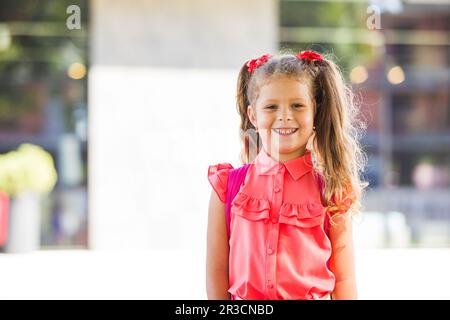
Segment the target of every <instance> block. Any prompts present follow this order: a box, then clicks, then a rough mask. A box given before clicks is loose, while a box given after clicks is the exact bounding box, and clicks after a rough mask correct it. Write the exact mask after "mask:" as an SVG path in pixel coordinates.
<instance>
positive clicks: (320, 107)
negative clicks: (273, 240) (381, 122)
mask: <svg viewBox="0 0 450 320" xmlns="http://www.w3.org/2000/svg"><path fill="white" fill-rule="evenodd" d="M318 67H319V68H318V69H319V70H318V74H317V76H316V78H315V81H314V82H315V84H314V85H315V90H314V91H315V101H316V114H315V117H314V123H315V124H314V125H315V127H316V135H315V141H314V147H315V149H316V150H317V153H318V163H319V170H320V172H321V174H322V176H323V178H324V180H325V190H324V198H325V201H326V203H327V205H328V208H329V210H328V211H329V215H330V218H331V220H330V221H331V222H332V223H333V218H334V216H335V214H336V213H337V214H338V215H339V214H344V213H346V212H347V211H349V212H350V213H357V212H359V211H360V208H361V203H360V201H359V199H360V197H361V193H362V190H363V189H364V188H365V187H366V186H367V183H365V182H361V181H360V172H361V171H362V170H363V167H364V164H365V162H366V159H365V155H364V153H363V152H362V148H361V146H360V145H359V138H360V134H361V132H362V131H363V130H364V129H365V128H364V123H363V122H362V121H359V120H358V119H356V115H357V114H358V107H357V105H356V104H355V103H354V101H353V96H352V92H351V90H350V89H349V88H348V87H347V86H346V85H345V82H344V80H343V79H342V76H341V72H340V71H339V69H338V67H337V66H336V65H335V64H334V63H333V62H332V61H331V60H328V59H323V61H320V63H319V64H318Z"/></svg>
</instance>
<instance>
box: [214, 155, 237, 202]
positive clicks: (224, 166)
mask: <svg viewBox="0 0 450 320" xmlns="http://www.w3.org/2000/svg"><path fill="white" fill-rule="evenodd" d="M233 169H234V167H233V166H232V165H231V164H230V163H228V162H222V163H218V164H213V165H210V166H208V181H209V183H210V184H211V186H212V187H213V189H214V191H215V192H216V193H217V196H218V197H219V199H220V201H222V202H223V203H225V200H226V194H227V184H228V174H229V172H230V171H231V170H233Z"/></svg>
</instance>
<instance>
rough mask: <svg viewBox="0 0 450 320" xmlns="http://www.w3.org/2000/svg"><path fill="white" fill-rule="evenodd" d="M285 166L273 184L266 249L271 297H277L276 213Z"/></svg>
mask: <svg viewBox="0 0 450 320" xmlns="http://www.w3.org/2000/svg"><path fill="white" fill-rule="evenodd" d="M284 172H285V171H284V167H283V166H280V168H279V171H278V173H277V174H276V175H275V177H274V185H273V187H274V188H273V191H274V193H273V198H272V200H273V201H272V204H273V210H272V212H271V215H272V217H271V218H270V222H271V223H269V225H268V227H269V232H268V239H267V250H266V261H267V265H266V267H267V268H266V270H267V274H266V281H267V293H268V296H269V298H270V299H276V286H275V282H276V265H277V255H276V252H277V247H278V236H279V224H278V214H274V213H277V212H279V211H280V207H281V202H282V200H283V192H282V190H283V178H284Z"/></svg>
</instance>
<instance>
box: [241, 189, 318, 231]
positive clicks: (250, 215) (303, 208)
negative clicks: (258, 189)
mask: <svg viewBox="0 0 450 320" xmlns="http://www.w3.org/2000/svg"><path fill="white" fill-rule="evenodd" d="M270 209H271V208H270V202H269V201H268V200H267V199H261V198H255V197H252V196H249V195H248V194H246V193H244V192H242V191H239V192H238V194H237V195H236V197H235V198H234V200H233V207H232V211H233V213H234V214H236V215H239V216H242V217H244V218H246V219H248V220H251V221H259V220H265V221H268V220H269V219H270ZM325 211H326V208H325V207H324V206H323V205H322V204H321V203H315V202H310V203H304V204H293V203H283V204H282V206H281V208H280V216H279V220H278V221H279V222H280V223H285V224H290V225H294V226H298V227H302V228H311V227H314V226H317V225H321V224H322V223H323V219H324V213H325Z"/></svg>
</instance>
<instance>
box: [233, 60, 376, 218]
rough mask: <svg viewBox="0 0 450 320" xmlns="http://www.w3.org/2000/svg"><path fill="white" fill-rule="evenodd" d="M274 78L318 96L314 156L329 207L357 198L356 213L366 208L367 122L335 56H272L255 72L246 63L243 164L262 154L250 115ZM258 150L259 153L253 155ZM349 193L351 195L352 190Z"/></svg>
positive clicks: (241, 109) (241, 102) (241, 85)
mask: <svg viewBox="0 0 450 320" xmlns="http://www.w3.org/2000/svg"><path fill="white" fill-rule="evenodd" d="M275 77H289V78H293V79H297V80H299V81H306V82H308V84H309V86H310V88H311V90H312V96H313V97H314V126H315V127H316V130H315V134H314V138H313V142H312V150H311V151H312V152H313V154H314V156H315V158H316V159H317V161H316V171H317V172H318V173H319V174H321V175H322V177H323V179H324V181H325V188H324V193H323V198H324V200H325V202H326V204H327V205H328V206H330V207H331V206H334V205H335V204H336V203H339V202H340V201H341V200H343V198H344V197H345V196H348V194H349V193H351V195H352V198H353V199H352V205H351V207H350V210H349V211H350V212H351V213H357V212H359V211H360V209H361V202H360V198H361V196H362V191H363V190H364V188H365V187H367V185H368V184H367V182H365V181H362V180H361V176H360V174H361V173H362V172H363V169H364V166H365V163H366V161H367V160H366V155H365V154H364V152H363V151H362V148H361V145H360V143H359V139H360V137H361V135H362V133H363V131H364V129H365V123H364V122H363V121H362V120H361V119H360V118H359V115H360V113H359V106H358V104H357V103H355V100H354V98H353V94H352V91H351V89H350V88H349V87H348V86H347V85H346V84H345V82H344V80H343V77H342V74H341V71H340V70H339V68H338V66H337V65H336V64H335V63H334V62H333V61H332V59H331V57H330V56H325V57H323V60H321V61H320V60H314V61H308V60H305V59H299V58H297V56H296V55H294V54H289V53H287V54H280V55H276V56H272V57H271V58H270V59H269V60H268V61H267V62H266V63H264V64H263V65H261V66H259V67H258V68H257V69H255V70H254V71H253V72H252V73H250V72H248V70H247V66H246V64H244V65H243V66H242V68H241V70H240V72H239V76H238V82H237V95H236V100H237V110H238V113H239V115H240V117H241V123H240V137H241V143H242V148H241V161H242V162H243V163H249V162H251V161H253V159H254V157H255V156H256V154H257V153H258V152H259V150H260V149H261V143H260V138H259V135H258V133H257V132H256V128H255V127H254V126H253V124H252V123H251V122H250V119H249V117H248V115H247V108H248V106H249V105H254V104H255V102H256V100H257V98H258V94H259V88H260V87H261V86H262V85H263V84H264V83H265V82H266V81H268V80H270V79H274V78H275ZM251 150H255V152H253V154H252V152H251ZM349 190H350V191H349Z"/></svg>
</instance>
